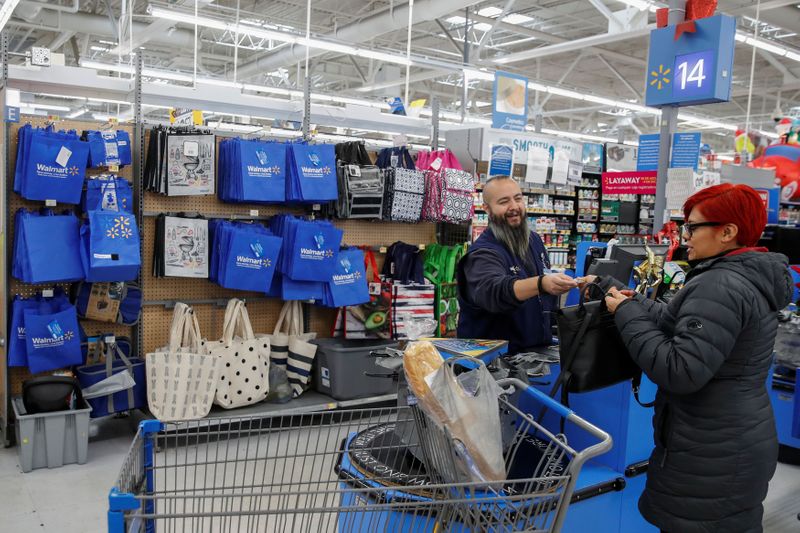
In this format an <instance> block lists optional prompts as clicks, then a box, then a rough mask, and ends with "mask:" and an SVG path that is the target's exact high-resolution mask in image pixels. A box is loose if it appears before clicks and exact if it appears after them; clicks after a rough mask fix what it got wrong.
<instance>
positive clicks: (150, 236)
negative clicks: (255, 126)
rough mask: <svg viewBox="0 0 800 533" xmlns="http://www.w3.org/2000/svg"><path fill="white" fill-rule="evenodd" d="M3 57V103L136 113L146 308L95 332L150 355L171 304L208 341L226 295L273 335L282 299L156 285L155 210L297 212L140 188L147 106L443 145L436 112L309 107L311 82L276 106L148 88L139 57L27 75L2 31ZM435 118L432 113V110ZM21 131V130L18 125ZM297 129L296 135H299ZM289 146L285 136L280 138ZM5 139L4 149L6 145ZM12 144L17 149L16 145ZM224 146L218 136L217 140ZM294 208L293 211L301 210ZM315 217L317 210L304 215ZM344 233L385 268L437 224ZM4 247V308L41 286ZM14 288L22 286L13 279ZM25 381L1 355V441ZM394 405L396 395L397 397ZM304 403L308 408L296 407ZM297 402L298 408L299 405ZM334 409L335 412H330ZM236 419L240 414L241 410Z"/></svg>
mask: <svg viewBox="0 0 800 533" xmlns="http://www.w3.org/2000/svg"><path fill="white" fill-rule="evenodd" d="M0 40H1V41H2V50H0V55H1V56H2V57H0V59H1V60H2V65H3V73H2V80H0V83H2V90H0V100H2V102H0V103H4V102H5V97H6V92H7V90H8V89H17V90H20V91H26V92H40V93H52V94H62V95H66V96H75V97H82V98H100V99H104V100H109V101H116V102H127V103H129V104H131V105H132V108H133V120H132V121H131V122H130V123H127V124H123V125H119V126H116V127H118V128H128V129H129V131H130V133H131V140H132V143H133V165H132V166H131V167H130V168H128V169H125V172H127V173H128V174H126V177H128V179H130V180H131V181H132V183H133V189H134V203H135V205H136V212H135V214H136V215H137V220H138V224H139V228H140V233H141V236H142V238H141V252H142V254H141V256H142V269H141V274H140V279H139V284H140V287H141V288H142V290H143V297H144V302H143V310H142V320H141V321H140V323H139V325H138V326H135V327H133V328H127V329H125V330H124V331H123V330H119V331H117V330H118V329H119V328H117V327H116V326H114V325H113V324H105V323H103V324H94V325H93V326H92V328H91V329H93V330H94V329H99V330H100V331H104V332H113V333H115V334H117V335H122V334H125V335H130V336H131V337H132V341H133V343H134V351H135V352H137V353H139V354H145V353H148V352H149V351H152V350H153V349H154V348H157V347H159V346H163V345H164V344H165V342H166V340H167V336H168V327H169V323H170V321H171V315H172V309H171V308H172V306H173V305H174V303H175V302H176V301H184V302H186V303H188V304H189V305H193V306H194V307H195V313H196V315H197V316H198V320H199V322H200V325H201V331H202V332H203V333H204V335H207V336H208V337H210V338H213V337H214V336H215V335H218V334H219V332H220V328H221V325H222V318H223V314H224V307H220V306H219V305H218V304H217V302H218V301H225V300H227V299H228V298H230V297H234V296H235V297H238V298H243V299H245V300H246V301H247V305H248V308H249V309H250V317H251V321H252V322H253V327H254V329H255V330H256V331H259V332H264V333H271V332H272V330H273V327H274V324H275V322H276V320H277V317H278V314H279V312H280V308H281V305H282V302H281V301H279V300H275V299H269V298H266V297H264V295H263V294H259V293H244V292H241V291H230V290H227V289H223V288H222V287H219V286H218V285H215V284H213V283H211V282H210V281H208V280H196V279H195V280H189V279H184V278H158V279H156V278H153V276H152V268H151V266H152V258H153V247H154V235H155V219H154V217H153V216H151V215H153V214H155V213H175V212H191V213H197V214H200V215H206V216H211V217H213V216H224V217H226V218H235V219H241V220H250V219H260V220H263V219H264V218H266V217H268V216H269V215H271V214H275V213H277V212H285V211H292V209H286V208H283V207H279V206H264V205H246V204H225V203H222V202H220V201H218V199H217V197H216V196H203V197H180V198H176V197H164V196H161V195H158V194H154V193H150V192H145V191H144V189H143V179H142V178H143V174H144V168H143V167H144V164H143V162H144V158H145V146H146V142H145V141H146V137H147V127H148V126H149V125H150V124H149V123H148V122H147V121H146V120H145V119H144V114H143V112H142V110H143V108H144V107H146V106H148V105H150V106H161V107H166V106H168V107H181V108H193V109H202V110H204V111H206V112H215V113H220V114H225V115H248V116H254V117H263V116H269V117H272V118H274V119H281V120H288V121H294V122H302V123H303V125H304V128H303V131H302V133H303V134H304V136H305V137H306V138H308V137H309V125H310V123H311V122H313V123H315V124H318V125H323V126H325V125H329V126H339V127H341V126H348V127H351V128H363V129H372V130H380V131H387V132H394V133H405V134H414V135H419V136H425V137H426V138H430V137H429V136H430V135H431V132H432V131H433V132H434V133H433V138H432V139H431V143H430V145H431V146H432V147H433V148H436V147H437V146H438V139H437V138H438V113H436V112H434V113H433V114H432V117H431V119H427V120H423V119H418V118H410V117H402V116H398V115H391V114H388V113H381V112H379V111H376V110H374V109H372V111H371V113H367V112H366V110H365V109H359V108H350V107H348V108H343V107H336V106H328V105H319V104H311V103H310V97H309V90H310V89H309V88H308V85H307V87H306V91H305V98H304V99H302V100H300V99H298V100H280V99H276V98H270V97H266V96H262V95H258V94H250V93H246V92H243V91H240V90H236V89H234V88H230V87H207V86H201V85H198V86H197V87H194V88H193V87H178V86H174V85H169V86H164V85H161V84H157V83H150V82H147V81H145V80H143V77H142V76H141V73H142V71H143V65H142V59H141V55H137V57H138V58H139V59H138V60H137V61H136V65H135V75H134V76H133V77H132V78H110V77H105V76H98V75H97V73H96V72H95V71H94V70H93V69H85V68H79V67H63V66H53V67H49V68H36V67H34V68H27V67H19V66H14V65H9V64H8V61H7V60H8V53H7V52H8V47H7V35H6V33H5V32H3V33H2V34H0ZM433 107H434V111H435V107H436V106H433ZM37 120H42V119H41V117H39V118H36V117H33V118H30V117H23V119H22V121H23V123H24V122H27V121H31V122H36V121H37ZM101 124H103V123H102V122H98V121H95V122H85V121H84V122H80V123H71V122H63V121H62V122H59V123H58V124H57V125H56V127H57V128H59V127H64V128H66V127H75V128H76V129H88V128H95V129H96V128H97V127H98V126H100V125H101ZM16 127H18V126H16ZM16 127H14V128H12V127H11V126H10V125H9V124H8V123H6V127H5V128H2V136H3V138H2V141H3V153H4V157H5V159H4V164H2V165H0V169H1V170H0V171H2V172H3V173H4V176H3V177H4V178H5V176H8V175H11V174H12V173H13V172H12V171H13V166H12V165H13V157H12V156H13V154H14V150H15V148H14V147H15V141H16V133H15V132H16ZM204 129H210V130H212V132H213V133H215V134H217V135H220V136H222V135H227V136H230V135H235V134H234V133H231V132H229V131H221V130H218V131H215V130H214V129H213V128H206V127H204ZM299 135H300V132H298V136H299ZM259 136H261V137H264V138H270V137H272V136H271V135H270V131H269V128H265V129H264V131H262V132H260V134H259ZM281 138H282V139H285V137H281ZM7 140H8V141H9V142H6V141H7ZM11 141H13V142H11ZM218 141H219V139H218ZM5 183H6V189H5V191H4V197H3V204H4V207H3V210H2V218H0V238H4V239H5V242H8V240H9V236H11V235H13V225H9V222H12V223H13V219H12V217H11V214H12V210H14V209H16V207H18V206H17V203H15V202H18V201H21V199H20V200H17V199H15V195H14V194H13V193H12V192H11V185H10V183H9V180H6V181H5ZM254 210H258V212H259V213H258V215H257V216H254V215H253V213H252V211H254ZM295 211H297V210H296V209H295ZM303 211H304V210H303V209H300V210H299V211H297V212H299V213H302V212H303ZM308 213H309V214H311V213H313V211H312V210H309V211H308ZM334 224H336V225H337V226H338V227H339V228H341V229H342V230H343V231H344V239H343V240H344V242H346V243H348V244H350V245H365V246H368V247H370V248H371V249H374V250H375V251H376V252H377V253H378V262H379V267H380V264H381V263H382V259H383V256H382V252H383V251H384V250H385V248H386V246H388V245H389V244H391V243H392V242H395V241H397V240H404V241H406V242H409V243H427V242H433V241H435V240H436V237H437V229H438V228H437V226H436V224H434V223H420V224H417V225H412V224H400V223H391V222H382V221H381V222H379V223H377V224H376V223H375V221H368V220H334ZM6 249H7V246H4V247H3V254H4V261H2V267H1V268H2V269H3V272H2V279H3V282H4V283H3V291H4V293H3V301H4V302H5V303H6V304H7V303H8V302H9V301H10V297H11V296H13V294H14V293H15V292H17V293H20V292H24V293H26V294H27V292H25V291H28V292H31V291H33V292H36V291H38V290H39V289H41V288H42V287H33V286H31V287H25V290H24V291H23V290H21V289H20V287H19V286H18V284H17V285H14V284H12V281H13V280H12V279H11V278H10V277H9V275H8V267H9V265H10V257H8V256H7V255H6ZM14 283H16V282H14ZM0 313H2V325H0V335H2V337H3V338H7V324H8V317H7V314H8V306H7V305H3V306H2V311H0ZM305 315H306V316H305V318H306V322H307V324H308V326H310V329H311V330H313V331H318V332H319V333H320V334H321V335H325V334H327V333H328V332H329V331H330V329H331V327H332V324H333V321H334V315H335V310H329V309H325V308H318V307H312V306H308V305H307V306H305ZM27 377H28V375H27V374H26V373H22V372H16V371H15V373H14V374H13V375H10V374H9V373H8V372H7V366H6V359H5V353H4V351H3V352H2V356H0V434H2V437H3V440H4V442H6V443H8V442H9V436H8V428H9V416H8V413H9V405H10V396H11V395H12V394H17V393H19V390H20V387H21V382H22V381H23V380H24V379H27ZM393 398H394V397H393ZM393 398H388V397H386V396H379V397H374V398H366V399H360V400H358V401H357V402H356V403H351V402H337V401H336V400H333V399H332V398H329V397H327V396H324V395H319V394H317V393H311V392H310V391H309V394H308V396H302V397H301V398H300V399H298V400H293V401H292V402H290V403H289V404H287V405H283V406H277V407H276V406H275V405H274V404H268V403H261V404H256V405H255V406H251V407H249V408H248V409H250V411H248V413H249V414H253V413H254V412H263V413H274V412H275V411H276V410H281V411H282V410H285V409H295V408H298V409H311V410H322V409H329V408H341V407H351V406H355V405H363V404H369V403H375V402H385V401H391V400H392V399H393ZM300 400H302V401H300ZM295 402H299V403H295ZM331 406H333V407H331ZM237 412H238V411H237ZM224 414H225V415H226V416H230V415H231V414H232V411H224Z"/></svg>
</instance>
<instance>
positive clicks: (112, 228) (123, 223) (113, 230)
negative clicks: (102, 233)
mask: <svg viewBox="0 0 800 533" xmlns="http://www.w3.org/2000/svg"><path fill="white" fill-rule="evenodd" d="M106 237H108V238H109V239H116V238H120V239H130V238H131V237H133V230H132V229H131V219H130V218H128V217H123V216H120V217H117V218H115V219H114V222H113V225H109V226H108V227H107V228H106Z"/></svg>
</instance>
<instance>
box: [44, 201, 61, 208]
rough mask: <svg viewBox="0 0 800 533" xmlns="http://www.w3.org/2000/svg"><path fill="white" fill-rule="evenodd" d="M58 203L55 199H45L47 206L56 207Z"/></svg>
mask: <svg viewBox="0 0 800 533" xmlns="http://www.w3.org/2000/svg"><path fill="white" fill-rule="evenodd" d="M57 204H58V202H56V201H55V200H45V201H44V205H45V206H46V207H55V206H56V205H57Z"/></svg>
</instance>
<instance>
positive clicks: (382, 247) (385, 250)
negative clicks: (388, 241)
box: [378, 246, 387, 254]
mask: <svg viewBox="0 0 800 533" xmlns="http://www.w3.org/2000/svg"><path fill="white" fill-rule="evenodd" d="M378 252H379V253H382V254H385V253H386V252H387V248H386V247H385V246H381V247H380V248H378Z"/></svg>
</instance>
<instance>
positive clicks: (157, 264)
mask: <svg viewBox="0 0 800 533" xmlns="http://www.w3.org/2000/svg"><path fill="white" fill-rule="evenodd" d="M210 250H211V241H210V239H209V233H208V220H207V219H205V218H189V217H183V216H167V215H163V214H161V215H158V217H157V218H156V238H155V249H154V250H153V276H154V277H157V278H160V277H180V278H208V277H209V268H208V265H209V260H210Z"/></svg>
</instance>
